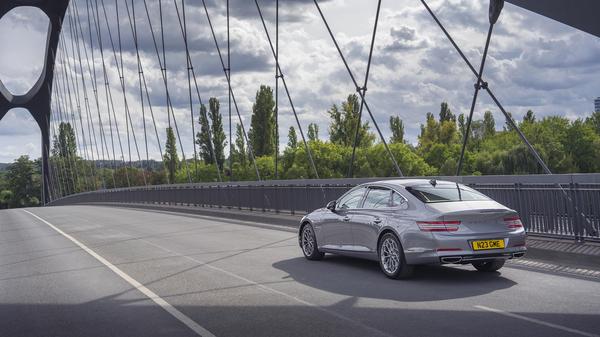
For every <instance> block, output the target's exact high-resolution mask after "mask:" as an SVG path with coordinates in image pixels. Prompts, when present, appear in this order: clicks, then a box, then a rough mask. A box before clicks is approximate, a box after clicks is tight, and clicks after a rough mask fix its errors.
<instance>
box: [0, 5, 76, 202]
mask: <svg viewBox="0 0 600 337" xmlns="http://www.w3.org/2000/svg"><path fill="white" fill-rule="evenodd" d="M68 5H69V0H2V1H0V19H1V18H2V17H4V15H6V13H8V12H10V11H11V10H12V9H14V8H16V7H22V6H29V7H35V8H38V9H40V10H41V11H42V12H44V13H45V14H46V15H47V16H48V19H49V22H50V24H49V26H48V33H47V35H46V39H47V41H46V53H45V59H44V63H43V68H42V73H41V74H40V77H39V78H38V80H37V82H36V83H35V84H34V85H33V87H32V88H31V89H30V90H29V92H27V93H26V94H24V95H13V94H11V93H10V91H8V89H7V88H6V87H5V86H4V83H2V80H0V120H2V118H4V116H5V115H6V113H7V112H8V111H9V110H11V109H14V108H24V109H27V110H28V111H29V113H30V114H31V115H32V116H33V118H34V119H35V121H36V122H37V124H38V126H39V127H40V131H41V135H42V177H43V179H42V200H41V201H42V203H43V204H46V203H47V202H48V201H49V197H50V194H49V191H50V189H49V181H50V171H49V169H50V165H49V157H50V110H51V109H50V99H51V95H52V80H53V78H54V61H55V56H56V49H57V45H58V41H59V37H60V31H61V28H62V22H63V18H64V16H65V12H66V11H67V7H68ZM1 48H10V46H2V47H1Z"/></svg>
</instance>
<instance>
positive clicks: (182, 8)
mask: <svg viewBox="0 0 600 337" xmlns="http://www.w3.org/2000/svg"><path fill="white" fill-rule="evenodd" d="M173 2H174V3H175V9H176V10H177V18H178V19H179V9H178V8H177V0H173ZM181 11H182V13H183V32H182V34H183V43H184V45H185V56H186V65H187V69H186V75H187V84H188V98H189V103H190V122H191V125H192V147H193V148H194V171H195V175H194V178H195V179H198V150H197V148H196V127H195V124H196V123H195V120H194V103H193V101H192V78H191V74H190V71H191V70H192V68H193V67H192V65H191V64H190V60H191V58H190V49H189V46H188V35H187V18H186V15H185V0H181ZM179 21H181V19H179ZM217 172H219V168H218V166H217ZM219 180H221V179H219Z"/></svg>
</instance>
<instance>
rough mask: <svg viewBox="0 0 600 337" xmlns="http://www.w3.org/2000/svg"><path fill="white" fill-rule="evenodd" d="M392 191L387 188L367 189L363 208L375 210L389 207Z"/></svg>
mask: <svg viewBox="0 0 600 337" xmlns="http://www.w3.org/2000/svg"><path fill="white" fill-rule="evenodd" d="M391 197H392V191H391V190H389V189H387V188H369V193H368V194H367V197H366V198H365V203H364V205H363V208H368V209H376V208H388V207H391V201H392V200H391Z"/></svg>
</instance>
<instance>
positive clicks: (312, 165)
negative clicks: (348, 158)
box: [254, 0, 319, 179]
mask: <svg viewBox="0 0 600 337" xmlns="http://www.w3.org/2000/svg"><path fill="white" fill-rule="evenodd" d="M254 3H255V4H256V9H257V10H258V14H259V16H260V20H261V22H262V25H263V28H264V31H265V34H266V35H267V41H268V42H269V46H270V47H271V53H272V54H273V57H275V56H276V52H275V49H274V48H273V42H272V41H271V36H270V35H269V31H268V29H267V25H266V23H265V20H264V17H263V14H262V10H261V8H260V5H259V4H258V0H254ZM276 63H277V69H278V72H279V74H280V76H279V77H280V78H281V82H282V84H283V87H284V89H285V92H286V94H287V97H288V101H289V102H290V107H291V108H292V112H293V113H294V117H295V119H296V124H297V125H298V129H299V131H300V136H301V137H302V143H303V144H304V148H305V149H306V154H307V156H308V160H309V162H310V165H311V168H312V171H313V173H314V175H315V177H316V178H317V179H319V172H317V167H316V166H315V162H314V160H313V156H312V151H311V150H310V146H308V142H307V141H306V137H305V136H304V131H303V129H302V124H300V119H299V118H298V114H297V112H296V108H295V106H294V102H293V100H292V96H291V95H290V90H289V88H288V86H287V82H286V81H285V77H284V75H283V71H282V70H281V65H280V64H279V62H276Z"/></svg>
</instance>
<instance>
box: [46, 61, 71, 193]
mask: <svg viewBox="0 0 600 337" xmlns="http://www.w3.org/2000/svg"><path fill="white" fill-rule="evenodd" d="M53 55H54V53H53ZM53 84H54V83H52V84H51V83H50V82H48V84H47V87H46V90H47V91H48V97H50V109H51V111H52V110H53V111H55V112H57V109H56V101H55V100H54V99H53V98H54V97H55V87H54V86H53ZM51 86H52V88H50V87H51ZM53 107H54V108H53ZM54 116H55V113H51V114H50V119H49V120H48V129H49V130H50V140H51V141H52V140H53V139H54V137H56V129H55V125H54V124H55V122H54V123H53V121H55V120H56V118H54ZM49 153H50V151H49ZM55 159H56V158H55ZM51 164H52V161H50V165H51ZM60 164H61V162H60V161H57V160H55V163H54V167H55V168H54V169H52V172H54V176H55V179H56V180H57V183H55V184H54V185H55V188H57V192H58V194H57V195H59V196H60V197H61V198H62V197H63V196H65V195H66V192H65V189H66V188H68V186H67V183H66V182H65V180H64V179H63V177H62V172H65V171H64V170H61V168H60ZM63 167H64V165H63Z"/></svg>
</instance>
